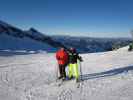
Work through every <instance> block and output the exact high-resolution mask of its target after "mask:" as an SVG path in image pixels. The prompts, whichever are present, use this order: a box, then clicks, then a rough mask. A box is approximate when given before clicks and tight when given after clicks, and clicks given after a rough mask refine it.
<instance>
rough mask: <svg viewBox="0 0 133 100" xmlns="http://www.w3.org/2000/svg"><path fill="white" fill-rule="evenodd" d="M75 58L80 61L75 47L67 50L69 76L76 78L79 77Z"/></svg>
mask: <svg viewBox="0 0 133 100" xmlns="http://www.w3.org/2000/svg"><path fill="white" fill-rule="evenodd" d="M77 60H79V61H82V58H81V57H80V56H79V54H78V53H77V51H76V49H75V48H70V50H69V75H68V76H69V78H70V79H71V78H72V77H75V78H76V80H78V78H79V70H78V64H77Z"/></svg>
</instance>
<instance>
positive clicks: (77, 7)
mask: <svg viewBox="0 0 133 100" xmlns="http://www.w3.org/2000/svg"><path fill="white" fill-rule="evenodd" d="M132 4H133V0H0V20H3V21H6V22H8V23H10V24H13V25H15V26H17V27H19V28H22V29H25V30H26V29H28V28H30V27H34V28H36V29H38V30H39V31H41V32H44V33H46V34H49V35H55V34H58V35H75V36H91V37H130V30H131V29H133V5H132Z"/></svg>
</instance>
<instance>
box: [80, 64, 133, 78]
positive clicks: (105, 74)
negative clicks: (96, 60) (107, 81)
mask: <svg viewBox="0 0 133 100" xmlns="http://www.w3.org/2000/svg"><path fill="white" fill-rule="evenodd" d="M130 70H133V66H127V67H123V68H116V69H112V70H109V71H104V72H99V73H93V74H84V75H81V76H80V80H81V81H85V80H89V79H95V78H101V77H108V76H114V75H118V74H121V73H123V72H128V71H130Z"/></svg>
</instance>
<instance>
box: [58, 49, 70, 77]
mask: <svg viewBox="0 0 133 100" xmlns="http://www.w3.org/2000/svg"><path fill="white" fill-rule="evenodd" d="M56 59H57V61H58V65H59V72H60V77H59V79H61V78H63V79H65V78H66V72H65V67H66V65H67V63H68V53H67V52H66V51H65V49H64V48H61V49H60V50H58V51H57V52H56Z"/></svg>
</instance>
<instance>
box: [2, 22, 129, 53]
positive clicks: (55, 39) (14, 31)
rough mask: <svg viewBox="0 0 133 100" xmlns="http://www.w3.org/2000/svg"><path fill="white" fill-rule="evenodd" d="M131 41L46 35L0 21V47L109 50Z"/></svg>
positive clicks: (87, 50)
mask: <svg viewBox="0 0 133 100" xmlns="http://www.w3.org/2000/svg"><path fill="white" fill-rule="evenodd" d="M130 42H131V39H129V38H117V39H111V38H91V37H71V36H48V35H46V34H43V33H41V32H39V31H37V30H36V29H34V28H30V29H29V30H21V29H19V28H16V27H14V26H12V25H9V24H7V23H5V22H2V21H0V49H1V50H7V49H8V50H26V51H40V50H45V51H47V52H54V51H56V50H57V49H58V48H59V47H65V48H66V49H67V48H69V47H75V48H76V49H77V51H78V52H80V53H90V52H104V51H111V50H112V48H116V47H123V46H126V45H128V44H129V43H130Z"/></svg>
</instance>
